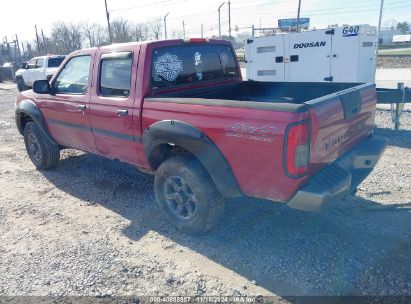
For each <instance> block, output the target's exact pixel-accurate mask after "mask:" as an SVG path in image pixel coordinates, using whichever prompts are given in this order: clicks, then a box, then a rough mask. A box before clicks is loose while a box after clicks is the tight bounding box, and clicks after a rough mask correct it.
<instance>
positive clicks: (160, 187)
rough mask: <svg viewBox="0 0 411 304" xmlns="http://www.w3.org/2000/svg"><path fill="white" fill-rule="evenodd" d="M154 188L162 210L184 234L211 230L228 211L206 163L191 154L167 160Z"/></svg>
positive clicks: (157, 174)
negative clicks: (206, 167) (225, 211)
mask: <svg viewBox="0 0 411 304" xmlns="http://www.w3.org/2000/svg"><path fill="white" fill-rule="evenodd" d="M182 180H183V181H182ZM177 188H178V189H180V190H179V191H177V190H176V189H177ZM170 189H171V190H170ZM154 191H155V195H156V199H157V204H158V206H159V207H160V209H161V211H162V212H163V213H164V214H165V215H166V216H167V218H168V220H169V222H170V223H171V224H172V225H174V226H175V227H176V228H177V229H178V230H180V231H181V232H184V233H189V234H196V233H203V232H207V231H209V230H210V229H211V228H213V227H214V226H215V225H216V224H217V223H218V222H219V221H220V219H221V218H222V216H223V214H224V198H223V197H222V195H221V194H220V193H219V192H218V190H217V188H216V187H215V185H214V183H213V181H212V180H211V178H210V176H209V175H208V173H207V172H206V170H205V169H204V168H203V166H202V165H201V164H200V163H199V162H198V161H197V160H196V159H194V158H193V157H190V156H185V155H184V156H175V157H172V158H169V159H167V160H165V161H164V162H163V163H162V164H161V165H160V167H159V168H158V169H157V171H156V174H155V177H154ZM182 205H183V207H182ZM194 206H195V207H194ZM180 207H181V208H180ZM179 210H180V211H181V212H179ZM184 210H186V211H184Z"/></svg>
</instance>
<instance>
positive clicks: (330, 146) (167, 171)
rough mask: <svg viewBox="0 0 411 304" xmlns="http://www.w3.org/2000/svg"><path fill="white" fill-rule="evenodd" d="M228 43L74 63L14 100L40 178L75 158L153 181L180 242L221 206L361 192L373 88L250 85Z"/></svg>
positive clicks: (315, 203)
mask: <svg viewBox="0 0 411 304" xmlns="http://www.w3.org/2000/svg"><path fill="white" fill-rule="evenodd" d="M234 54H235V53H234V51H233V49H232V47H231V45H230V43H228V42H225V41H221V40H207V39H189V40H168V41H154V42H141V43H127V44H117V45H111V46H104V47H97V48H91V49H84V50H79V51H75V52H73V53H71V54H70V55H69V56H68V57H67V58H66V59H65V61H64V62H63V63H62V65H61V66H60V68H59V71H58V72H57V73H56V74H55V76H54V77H53V78H52V80H51V81H50V82H48V81H44V80H40V81H36V82H35V83H34V86H33V90H29V91H24V92H22V93H20V95H19V96H18V97H17V100H16V123H17V127H18V130H19V131H20V133H21V134H22V135H24V141H25V145H26V149H27V153H28V155H29V157H30V158H31V160H32V162H33V163H34V165H35V166H36V167H37V168H38V169H50V168H52V167H54V166H56V165H57V163H58V160H59V157H60V150H61V149H64V148H76V149H80V150H84V151H87V152H91V153H95V154H98V155H101V156H104V157H107V158H110V159H115V160H120V161H124V162H127V163H130V164H132V165H134V166H136V167H137V168H138V169H140V170H142V171H144V172H148V173H152V174H154V175H155V178H154V189H155V195H156V200H157V203H158V205H159V207H160V209H161V210H162V211H163V212H164V213H165V215H166V216H167V218H168V219H169V221H170V222H171V223H172V224H173V225H175V226H176V227H177V228H179V229H180V230H181V231H184V232H188V233H197V232H203V231H207V230H209V229H210V228H211V227H213V226H214V225H215V224H216V223H217V222H218V221H219V219H220V218H221V217H222V214H223V211H224V199H225V198H234V197H241V196H249V197H257V198H263V199H268V200H272V201H276V202H286V203H287V204H288V205H289V206H290V207H293V208H296V209H301V210H319V209H320V208H321V207H322V206H323V205H324V204H326V203H327V202H329V201H330V200H335V199H339V198H342V197H344V196H346V195H347V194H350V193H352V192H354V191H355V190H356V188H357V186H358V185H359V184H360V183H361V182H362V180H363V179H364V178H365V177H366V176H367V175H368V174H369V173H370V172H371V170H372V168H373V167H374V166H375V164H376V163H377V161H378V160H379V158H380V157H381V155H382V153H383V151H384V149H385V146H386V140H385V139H384V138H377V137H373V136H372V133H373V124H374V113H375V107H376V90H375V86H374V84H354V83H350V84H347V83H327V84H324V83H271V82H254V81H242V78H241V72H240V68H239V65H238V62H237V60H236V57H235V55H234Z"/></svg>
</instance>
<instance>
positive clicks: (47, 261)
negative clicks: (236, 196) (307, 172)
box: [0, 89, 411, 303]
mask: <svg viewBox="0 0 411 304" xmlns="http://www.w3.org/2000/svg"><path fill="white" fill-rule="evenodd" d="M16 94H17V91H16V90H15V89H9V90H4V89H3V90H2V89H0V188H1V192H0V231H1V233H0V261H1V263H0V274H1V276H0V295H11V296H16V295H53V296H60V295H91V296H119V295H122V296H130V295H134V296H135V295H280V296H282V297H283V298H284V299H285V301H287V296H293V295H411V268H410V267H409V265H411V255H410V253H411V202H410V201H411V188H410V185H411V162H410V159H411V150H410V149H411V112H410V111H407V112H405V113H404V115H403V117H402V126H401V128H402V130H401V131H399V132H394V131H392V130H391V129H390V128H391V122H390V112H389V111H387V110H383V109H382V110H378V111H377V113H376V125H377V128H376V130H375V133H376V134H381V135H384V136H387V137H388V138H389V143H390V144H389V147H388V149H387V150H386V152H385V154H384V156H383V158H382V159H381V161H380V163H379V164H378V166H377V167H376V169H375V170H374V172H373V173H372V174H371V175H370V176H369V177H368V178H367V180H366V181H365V182H364V183H363V184H362V185H361V187H360V189H359V191H358V193H357V196H355V197H350V198H348V199H347V200H345V201H342V202H335V203H334V204H333V205H332V206H330V207H329V208H328V209H327V210H325V211H323V212H321V213H305V212H300V211H295V210H291V209H289V208H287V207H285V206H284V205H282V204H275V203H272V202H266V201H259V200H251V199H241V200H234V201H229V202H228V203H227V209H226V214H225V218H224V220H223V221H222V222H221V224H220V225H219V226H218V227H216V229H214V230H213V231H211V232H210V233H209V234H207V235H204V236H199V237H192V236H186V235H182V234H180V233H178V232H177V231H176V230H175V229H174V228H173V227H171V226H170V225H169V224H168V223H166V222H165V220H164V218H163V216H162V215H161V214H160V213H159V210H158V208H157V206H156V204H155V202H154V195H153V190H152V183H153V179H152V177H150V176H147V175H144V174H142V173H139V172H138V171H137V170H135V169H134V168H133V167H131V166H129V165H126V164H121V163H117V162H112V161H109V160H105V159H101V158H98V157H96V156H93V155H89V154H84V153H82V152H78V151H74V150H65V151H64V152H63V153H62V160H61V162H60V163H59V165H58V167H57V168H56V169H55V170H52V171H37V170H36V169H35V168H34V166H33V165H32V163H31V162H30V160H29V158H28V157H27V155H26V152H25V149H24V143H23V139H22V137H21V136H20V135H19V134H18V132H17V130H16V128H15V125H14V114H13V111H14V97H15V96H16ZM290 301H292V300H290ZM283 303H284V302H283Z"/></svg>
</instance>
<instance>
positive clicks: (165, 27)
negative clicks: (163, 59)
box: [164, 13, 170, 40]
mask: <svg viewBox="0 0 411 304" xmlns="http://www.w3.org/2000/svg"><path fill="white" fill-rule="evenodd" d="M168 14H170V13H167V14H166V15H165V16H164V39H166V40H167V20H166V18H167V16H168Z"/></svg>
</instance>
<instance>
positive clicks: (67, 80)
mask: <svg viewBox="0 0 411 304" xmlns="http://www.w3.org/2000/svg"><path fill="white" fill-rule="evenodd" d="M90 62H91V56H90V55H83V56H77V57H73V58H71V59H70V60H69V61H68V62H67V63H66V64H65V65H64V67H63V69H62V70H61V72H60V74H59V75H58V76H57V78H56V80H55V81H54V83H53V90H54V92H55V93H61V94H85V93H86V92H87V85H88V77H89V71H90Z"/></svg>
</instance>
